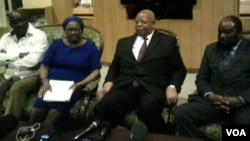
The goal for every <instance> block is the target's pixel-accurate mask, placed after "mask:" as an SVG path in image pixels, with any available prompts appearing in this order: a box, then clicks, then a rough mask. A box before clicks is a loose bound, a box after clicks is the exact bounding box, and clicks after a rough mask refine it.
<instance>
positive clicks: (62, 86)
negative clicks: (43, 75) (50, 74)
mask: <svg viewBox="0 0 250 141" xmlns="http://www.w3.org/2000/svg"><path fill="white" fill-rule="evenodd" d="M49 83H50V85H51V88H52V91H47V92H46V93H45V95H44V97H43V101H47V102H67V101H70V98H71V95H72V93H73V91H74V90H73V89H69V87H70V86H71V85H73V84H74V81H65V80H50V81H49Z"/></svg>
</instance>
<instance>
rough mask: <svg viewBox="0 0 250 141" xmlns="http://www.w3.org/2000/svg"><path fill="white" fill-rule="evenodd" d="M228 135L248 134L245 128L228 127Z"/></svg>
mask: <svg viewBox="0 0 250 141" xmlns="http://www.w3.org/2000/svg"><path fill="white" fill-rule="evenodd" d="M226 132H227V136H247V134H246V132H245V130H244V129H226Z"/></svg>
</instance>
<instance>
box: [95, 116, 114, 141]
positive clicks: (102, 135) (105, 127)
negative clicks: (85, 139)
mask: <svg viewBox="0 0 250 141" xmlns="http://www.w3.org/2000/svg"><path fill="white" fill-rule="evenodd" d="M100 127H102V128H101V130H100V132H99V133H98V137H97V141H104V140H105V139H106V137H107V135H108V134H109V132H110V130H111V128H112V125H111V123H110V122H109V121H104V122H102V123H101V124H100Z"/></svg>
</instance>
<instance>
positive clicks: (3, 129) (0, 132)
mask: <svg viewBox="0 0 250 141" xmlns="http://www.w3.org/2000/svg"><path fill="white" fill-rule="evenodd" d="M17 125H18V119H17V118H16V116H14V115H13V114H9V115H6V116H3V117H1V118H0V138H3V137H4V136H5V135H7V134H8V133H9V132H11V131H12V130H13V129H15V128H16V127H17Z"/></svg>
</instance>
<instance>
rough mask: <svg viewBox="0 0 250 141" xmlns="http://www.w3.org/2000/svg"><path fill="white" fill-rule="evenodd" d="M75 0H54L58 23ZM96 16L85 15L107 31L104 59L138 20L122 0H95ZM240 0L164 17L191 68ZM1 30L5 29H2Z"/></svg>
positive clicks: (201, 0)
mask: <svg viewBox="0 0 250 141" xmlns="http://www.w3.org/2000/svg"><path fill="white" fill-rule="evenodd" d="M73 1H74V0H52V6H53V10H54V14H55V17H56V19H54V20H55V22H56V23H61V22H62V21H63V19H64V18H65V17H67V16H70V15H72V10H73V5H74V4H73ZM93 2H94V17H93V18H90V19H83V20H84V22H85V24H86V25H89V26H92V27H95V28H97V29H98V30H99V31H101V32H102V33H103V35H104V39H105V41H104V44H105V47H104V52H103V55H102V62H104V63H110V62H111V60H112V59H113V55H114V51H115V44H116V41H117V40H118V39H119V38H121V37H124V36H128V35H131V34H132V33H133V32H134V21H133V20H128V19H127V17H126V10H125V8H124V6H123V5H121V4H120V0H93ZM238 11H239V0H197V4H196V5H195V6H194V8H193V19H192V20H160V21H158V22H157V24H156V27H158V28H163V29H168V30H171V31H173V32H175V33H176V34H177V35H178V37H179V39H180V46H181V47H180V51H181V55H182V57H183V60H184V63H185V65H186V67H187V68H189V69H192V68H194V69H197V68H199V65H200V61H201V57H202V54H203V50H204V48H205V47H206V45H207V44H209V43H211V42H213V41H215V40H216V39H217V25H218V23H219V21H220V20H221V19H222V18H223V17H224V16H226V15H237V16H238V14H239V12H238ZM242 21H243V25H244V29H245V30H250V18H246V17H245V18H242ZM0 31H1V29H0Z"/></svg>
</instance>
